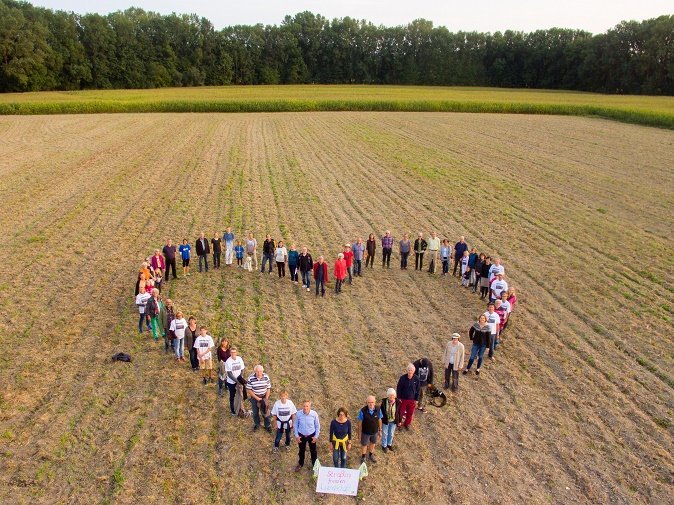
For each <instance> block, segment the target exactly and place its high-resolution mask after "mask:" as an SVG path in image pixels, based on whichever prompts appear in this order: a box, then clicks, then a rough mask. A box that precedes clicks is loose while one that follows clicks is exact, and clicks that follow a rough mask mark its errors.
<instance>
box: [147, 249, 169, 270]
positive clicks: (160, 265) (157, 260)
mask: <svg viewBox="0 0 674 505" xmlns="http://www.w3.org/2000/svg"><path fill="white" fill-rule="evenodd" d="M150 268H152V271H153V272H155V275H156V273H157V271H159V272H161V274H162V277H163V276H164V270H166V263H165V262H164V257H163V256H162V255H161V254H160V252H159V249H155V250H154V254H153V255H152V258H150Z"/></svg>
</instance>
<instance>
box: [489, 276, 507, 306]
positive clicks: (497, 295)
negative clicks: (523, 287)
mask: <svg viewBox="0 0 674 505" xmlns="http://www.w3.org/2000/svg"><path fill="white" fill-rule="evenodd" d="M507 292H508V283H507V282H506V281H504V280H503V272H496V278H495V279H494V282H492V283H491V301H494V300H500V299H501V293H507Z"/></svg>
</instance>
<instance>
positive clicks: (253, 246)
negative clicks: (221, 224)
mask: <svg viewBox="0 0 674 505" xmlns="http://www.w3.org/2000/svg"><path fill="white" fill-rule="evenodd" d="M246 254H247V255H248V256H250V257H251V258H253V264H254V265H255V270H257V240H256V239H255V237H253V232H252V231H249V232H248V238H247V239H246Z"/></svg>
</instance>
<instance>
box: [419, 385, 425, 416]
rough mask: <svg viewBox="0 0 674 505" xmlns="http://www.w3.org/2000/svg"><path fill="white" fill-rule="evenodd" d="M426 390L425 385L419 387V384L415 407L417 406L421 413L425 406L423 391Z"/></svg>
mask: <svg viewBox="0 0 674 505" xmlns="http://www.w3.org/2000/svg"><path fill="white" fill-rule="evenodd" d="M425 389H426V385H425V384H424V385H421V384H419V400H418V401H417V405H418V406H419V407H418V408H419V410H421V411H423V410H424V405H425V400H424V390H425Z"/></svg>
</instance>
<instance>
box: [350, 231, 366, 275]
mask: <svg viewBox="0 0 674 505" xmlns="http://www.w3.org/2000/svg"><path fill="white" fill-rule="evenodd" d="M351 252H353V275H357V276H358V277H362V276H363V274H362V270H363V256H365V244H363V237H358V240H356V243H355V244H353V246H351Z"/></svg>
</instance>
